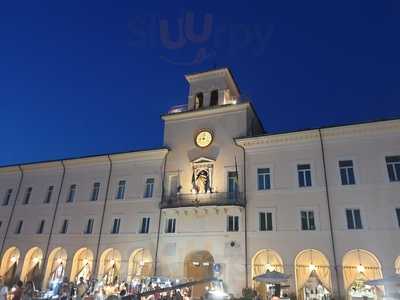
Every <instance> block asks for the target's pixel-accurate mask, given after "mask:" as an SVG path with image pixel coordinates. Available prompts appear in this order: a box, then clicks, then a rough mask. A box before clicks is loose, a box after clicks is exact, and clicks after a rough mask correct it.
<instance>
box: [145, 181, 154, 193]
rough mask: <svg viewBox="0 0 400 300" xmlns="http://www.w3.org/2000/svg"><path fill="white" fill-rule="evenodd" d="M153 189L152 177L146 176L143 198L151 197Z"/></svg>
mask: <svg viewBox="0 0 400 300" xmlns="http://www.w3.org/2000/svg"><path fill="white" fill-rule="evenodd" d="M153 190H154V178H147V179H146V187H145V190H144V198H151V197H153Z"/></svg>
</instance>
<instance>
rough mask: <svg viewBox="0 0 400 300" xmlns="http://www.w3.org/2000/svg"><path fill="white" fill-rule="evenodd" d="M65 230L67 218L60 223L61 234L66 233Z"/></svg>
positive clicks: (66, 228) (66, 229)
mask: <svg viewBox="0 0 400 300" xmlns="http://www.w3.org/2000/svg"><path fill="white" fill-rule="evenodd" d="M67 231H68V220H67V219H65V220H64V222H63V223H62V226H61V230H60V233H61V234H66V233H67Z"/></svg>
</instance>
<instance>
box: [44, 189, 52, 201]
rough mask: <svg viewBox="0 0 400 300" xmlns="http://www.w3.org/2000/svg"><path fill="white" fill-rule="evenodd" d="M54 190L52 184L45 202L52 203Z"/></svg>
mask: <svg viewBox="0 0 400 300" xmlns="http://www.w3.org/2000/svg"><path fill="white" fill-rule="evenodd" d="M53 191H54V186H53V185H50V186H49V188H48V189H47V194H46V198H45V199H44V203H50V201H51V195H52V194H53Z"/></svg>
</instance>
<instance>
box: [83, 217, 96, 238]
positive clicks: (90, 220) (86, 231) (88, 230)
mask: <svg viewBox="0 0 400 300" xmlns="http://www.w3.org/2000/svg"><path fill="white" fill-rule="evenodd" d="M93 227H94V217H92V216H90V217H89V218H88V219H87V221H86V223H85V228H84V230H83V233H84V234H93Z"/></svg>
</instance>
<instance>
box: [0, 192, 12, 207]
mask: <svg viewBox="0 0 400 300" xmlns="http://www.w3.org/2000/svg"><path fill="white" fill-rule="evenodd" d="M12 193H13V189H12V188H8V189H6V192H5V194H4V198H3V201H2V203H1V206H8V205H9V204H10V200H11V196H12Z"/></svg>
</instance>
